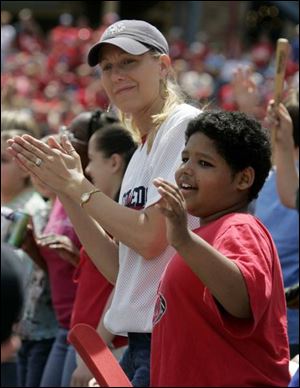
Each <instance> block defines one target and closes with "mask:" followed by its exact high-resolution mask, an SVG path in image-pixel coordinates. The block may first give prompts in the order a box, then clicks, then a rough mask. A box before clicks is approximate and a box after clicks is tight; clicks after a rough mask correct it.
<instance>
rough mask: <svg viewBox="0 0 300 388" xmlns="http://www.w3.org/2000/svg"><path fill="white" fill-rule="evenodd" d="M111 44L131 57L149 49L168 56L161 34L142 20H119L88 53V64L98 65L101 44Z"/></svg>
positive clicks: (165, 43) (166, 43) (166, 45)
mask: <svg viewBox="0 0 300 388" xmlns="http://www.w3.org/2000/svg"><path fill="white" fill-rule="evenodd" d="M105 43H109V44H113V45H115V46H117V47H119V48H121V49H122V50H124V51H126V52H127V53H129V54H132V55H141V54H144V53H146V52H147V51H149V50H150V49H151V48H154V49H156V50H157V51H158V52H160V53H162V54H169V46H168V42H167V41H166V39H165V37H164V36H163V34H162V33H161V32H160V31H159V30H158V29H157V28H156V27H154V26H152V24H150V23H147V22H145V21H143V20H120V21H118V22H116V23H114V24H112V25H111V26H109V27H108V28H107V29H106V30H105V31H104V33H103V35H102V36H101V38H100V40H99V42H98V43H96V44H95V45H94V46H93V47H92V48H91V49H90V51H89V53H88V64H89V65H90V66H96V65H97V64H98V63H99V59H100V53H101V48H102V47H103V44H105Z"/></svg>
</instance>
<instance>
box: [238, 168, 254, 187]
mask: <svg viewBox="0 0 300 388" xmlns="http://www.w3.org/2000/svg"><path fill="white" fill-rule="evenodd" d="M254 178H255V171H254V169H253V167H246V168H245V169H244V170H243V171H240V172H238V174H237V188H238V190H241V191H243V190H247V189H249V188H250V187H251V186H252V185H253V182H254Z"/></svg>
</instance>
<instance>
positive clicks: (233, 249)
mask: <svg viewBox="0 0 300 388" xmlns="http://www.w3.org/2000/svg"><path fill="white" fill-rule="evenodd" d="M194 232H195V233H196V234H198V235H199V236H201V237H202V238H203V239H204V240H206V241H207V242H208V243H209V244H211V245H212V246H213V247H215V248H216V249H217V250H218V251H219V252H221V253H222V254H223V255H225V256H226V257H227V258H229V259H231V260H234V262H235V263H236V264H237V265H238V267H239V269H240V271H241V273H242V275H243V277H244V280H245V282H246V285H247V289H248V293H249V298H250V304H251V309H252V314H253V319H247V320H246V319H238V318H234V317H233V316H231V315H229V314H226V313H225V312H224V311H223V312H222V311H221V310H220V309H219V308H218V307H217V304H216V303H215V300H214V298H213V297H212V294H211V293H210V291H209V290H208V289H207V288H206V287H205V286H204V285H203V283H202V282H201V280H200V279H199V278H198V277H197V276H196V275H195V274H194V273H193V272H192V270H191V269H190V267H188V265H187V264H186V263H185V261H184V260H183V259H182V257H180V256H179V255H178V254H176V255H175V256H174V257H173V258H172V260H171V261H170V262H169V264H168V266H167V267H166V270H165V272H164V274H163V276H162V279H161V283H160V286H159V290H158V298H157V304H156V309H155V314H154V320H153V322H154V330H153V334H152V344H151V386H153V387H164V386H171V387H175V386H179V387H184V386H190V387H193V386H197V387H203V386H207V387H212V386H214V387H225V386H227V387H234V386H235V387H236V386H243V387H246V386H259V387H262V386H287V385H288V382H289V380H290V376H289V369H288V366H289V350H288V349H289V348H288V338H287V321H286V305H285V297H284V289H283V281H282V273H281V268H280V264H279V259H278V255H277V252H276V248H275V246H274V243H273V241H272V238H271V236H270V234H269V233H268V231H267V230H266V229H265V228H264V226H263V225H262V224H261V223H260V222H259V221H258V220H257V219H256V218H254V217H253V216H251V215H248V214H230V215H226V216H224V217H222V218H220V219H218V220H216V221H214V222H211V223H210V224H208V225H206V226H203V227H201V228H199V229H196V230H195V231H194Z"/></svg>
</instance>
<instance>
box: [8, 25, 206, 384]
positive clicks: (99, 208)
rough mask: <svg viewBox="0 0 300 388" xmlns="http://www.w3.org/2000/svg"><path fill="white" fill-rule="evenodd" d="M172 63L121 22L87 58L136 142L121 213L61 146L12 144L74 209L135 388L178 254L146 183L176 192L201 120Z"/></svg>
mask: <svg viewBox="0 0 300 388" xmlns="http://www.w3.org/2000/svg"><path fill="white" fill-rule="evenodd" d="M168 53H169V49H168V44H167V41H166V39H165V38H164V36H163V35H162V34H161V33H160V32H159V31H158V30H157V29H156V28H155V27H154V26H152V25H151V24H149V23H147V22H145V21H140V20H121V21H118V22H116V23H114V24H113V25H111V26H110V27H108V28H107V29H106V31H105V32H104V34H103V35H102V37H101V39H100V41H99V42H98V43H97V44H96V45H95V46H93V47H92V48H91V50H90V52H89V54H88V63H89V64H90V66H96V65H99V66H100V70H101V78H102V84H103V87H104V89H105V91H106V93H107V95H108V97H109V99H110V102H111V104H113V105H114V106H115V107H116V108H118V110H119V111H120V114H121V116H122V118H123V120H124V121H125V123H126V125H127V126H128V125H130V127H131V128H132V129H134V130H136V131H137V133H138V135H139V137H140V139H141V144H140V146H139V148H138V149H137V151H136V152H135V154H134V155H133V157H132V159H131V161H130V163H129V165H128V168H127V170H126V173H125V176H124V180H123V184H122V188H121V192H120V197H119V204H117V203H115V202H114V201H113V200H112V199H110V198H108V197H107V196H106V195H105V194H104V193H102V192H100V191H99V190H97V189H96V188H95V187H94V186H93V185H92V183H90V182H89V181H88V180H87V179H86V178H85V177H84V175H83V172H82V169H81V165H80V160H79V157H78V155H77V154H76V152H74V149H73V147H72V145H71V143H70V142H69V141H68V139H67V138H63V139H62V144H61V146H60V145H58V144H57V143H56V142H55V141H54V140H52V141H50V142H49V146H47V145H45V144H43V143H41V142H39V141H36V140H34V139H33V138H31V137H28V136H27V137H25V136H24V137H22V138H20V137H17V138H15V139H14V141H13V142H11V143H10V144H11V152H12V153H13V154H14V155H15V156H16V158H17V159H18V160H19V162H20V163H21V164H22V165H23V166H24V168H26V169H28V170H29V171H30V172H31V173H33V174H34V175H36V176H38V177H39V178H40V179H41V180H42V181H43V182H46V183H47V184H48V185H49V186H51V188H52V189H53V190H55V191H56V192H57V194H58V196H59V197H60V198H62V199H63V198H64V199H66V198H67V199H68V201H70V202H72V204H73V209H74V210H73V217H72V218H73V220H74V214H77V218H78V225H79V228H80V231H79V235H80V238H81V242H82V243H83V245H84V246H88V247H89V253H90V255H91V257H92V258H93V260H94V261H95V263H97V266H98V268H99V267H100V268H101V271H102V273H103V274H104V275H105V276H106V277H107V279H108V280H110V281H111V282H112V283H115V294H114V297H113V300H112V304H111V306H110V308H109V310H108V312H107V314H106V317H105V325H106V327H107V328H108V330H110V331H111V332H113V333H115V334H123V335H128V339H129V346H128V349H127V351H126V352H125V354H124V355H123V357H122V359H121V361H120V363H121V366H122V367H123V369H124V371H125V372H126V374H127V375H128V377H129V379H130V380H131V382H132V384H133V385H134V386H139V387H144V386H148V385H149V369H150V344H151V331H152V318H153V312H154V307H155V300H156V292H157V288H158V284H159V280H160V277H161V275H162V273H163V271H164V269H165V267H166V265H167V263H168V261H169V259H170V258H171V257H172V256H173V254H174V250H173V248H171V247H170V246H168V243H167V238H166V224H165V220H164V217H163V216H162V215H161V213H160V211H159V210H158V209H157V207H156V206H155V204H156V203H157V202H158V201H159V199H160V195H159V194H158V192H157V190H156V188H155V187H154V185H153V183H152V182H153V179H154V178H157V177H162V178H164V179H165V180H167V181H170V182H175V179H174V173H175V170H176V168H177V167H178V166H179V164H180V163H181V151H182V149H183V147H184V143H185V140H184V132H185V129H186V126H187V123H188V122H189V121H190V120H191V119H192V118H194V117H195V116H197V115H198V114H199V113H200V111H199V109H197V108H195V107H193V106H190V105H187V104H185V103H184V102H183V98H182V96H181V94H180V93H179V91H178V89H177V87H176V83H175V81H174V80H173V77H172V73H171V63H170V57H169V55H168ZM91 217H92V218H93V219H94V220H96V221H97V222H94V220H93V219H92V218H91ZM189 226H190V227H192V228H195V227H197V226H199V220H198V219H195V218H192V217H191V219H190V224H189ZM77 229H78V228H77ZM104 230H105V231H106V232H108V233H109V234H110V235H112V236H113V237H114V240H112V239H111V238H109V237H108V236H107V235H106V233H105V231H104ZM116 241H118V242H119V244H117V243H116ZM174 340H176V339H175V338H174Z"/></svg>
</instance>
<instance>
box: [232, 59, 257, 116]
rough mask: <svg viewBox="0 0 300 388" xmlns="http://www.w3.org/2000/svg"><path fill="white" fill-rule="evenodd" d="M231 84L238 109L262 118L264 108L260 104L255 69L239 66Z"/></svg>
mask: <svg viewBox="0 0 300 388" xmlns="http://www.w3.org/2000/svg"><path fill="white" fill-rule="evenodd" d="M231 84H232V87H233V94H234V98H235V102H236V104H237V106H238V109H239V110H240V111H241V112H244V113H246V114H248V115H250V116H253V117H255V118H257V119H260V118H261V117H262V115H263V110H262V107H261V106H260V100H261V98H260V95H259V90H258V87H257V84H256V81H255V79H254V77H253V70H252V69H251V68H250V67H247V68H242V67H238V68H237V69H236V70H235V71H234V73H233V77H232V81H231Z"/></svg>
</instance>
